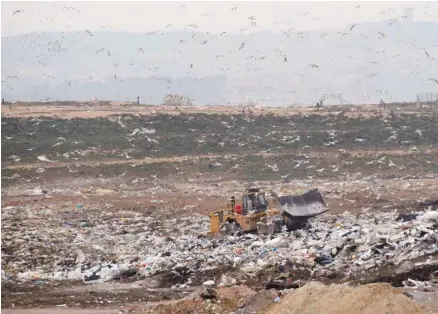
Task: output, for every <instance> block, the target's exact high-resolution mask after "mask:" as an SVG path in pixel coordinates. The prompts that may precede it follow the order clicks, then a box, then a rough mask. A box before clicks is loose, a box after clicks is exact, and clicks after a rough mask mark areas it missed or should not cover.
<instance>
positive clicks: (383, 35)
mask: <svg viewBox="0 0 438 314" xmlns="http://www.w3.org/2000/svg"><path fill="white" fill-rule="evenodd" d="M378 33H379V34H380V35H382V37H384V38H386V35H385V34H383V33H382V32H378Z"/></svg>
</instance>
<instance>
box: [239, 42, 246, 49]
mask: <svg viewBox="0 0 438 314" xmlns="http://www.w3.org/2000/svg"><path fill="white" fill-rule="evenodd" d="M243 47H245V43H244V42H243V43H242V44H241V45H240V48H239V50H242V49H243Z"/></svg>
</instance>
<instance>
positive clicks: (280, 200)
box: [272, 189, 328, 220]
mask: <svg viewBox="0 0 438 314" xmlns="http://www.w3.org/2000/svg"><path fill="white" fill-rule="evenodd" d="M272 194H273V196H274V197H275V198H276V199H277V204H276V205H277V207H279V210H280V211H281V212H282V214H283V215H285V216H287V217H289V218H290V219H295V220H302V219H303V220H305V219H308V218H312V217H315V216H318V215H320V214H322V213H325V212H326V211H327V210H328V209H327V205H326V203H325V202H324V199H323V197H322V195H321V193H319V191H318V189H313V190H309V191H307V192H305V193H304V194H301V195H288V196H279V197H278V196H277V195H276V194H275V193H272Z"/></svg>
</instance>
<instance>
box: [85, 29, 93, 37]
mask: <svg viewBox="0 0 438 314" xmlns="http://www.w3.org/2000/svg"><path fill="white" fill-rule="evenodd" d="M85 32H86V33H87V34H88V35H90V36H93V34H91V31H90V30H89V29H86V30H85Z"/></svg>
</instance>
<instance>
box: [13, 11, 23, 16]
mask: <svg viewBox="0 0 438 314" xmlns="http://www.w3.org/2000/svg"><path fill="white" fill-rule="evenodd" d="M20 12H24V10H17V11H15V12H14V13H12V16H14V15H15V14H17V13H20Z"/></svg>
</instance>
